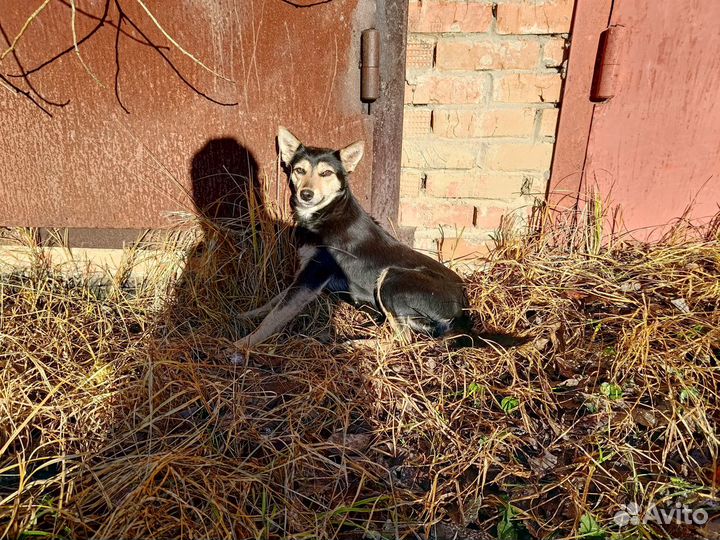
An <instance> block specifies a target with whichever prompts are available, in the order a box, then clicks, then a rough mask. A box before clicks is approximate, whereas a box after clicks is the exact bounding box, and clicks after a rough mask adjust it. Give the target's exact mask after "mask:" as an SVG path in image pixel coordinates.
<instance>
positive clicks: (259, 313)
mask: <svg viewBox="0 0 720 540" xmlns="http://www.w3.org/2000/svg"><path fill="white" fill-rule="evenodd" d="M286 293H287V290H284V291H282V292H281V293H280V294H278V295H276V296H274V297H273V298H271V299H270V300H269V301H268V302H267V303H266V304H263V305H262V306H260V307H259V308H255V309H251V310H250V311H246V312H244V313H241V314H240V318H241V319H256V318H258V317H264V316H265V315H267V314H268V313H270V312H271V311H272V309H273V308H274V307H275V306H276V305H277V304H278V302H280V300H282V298H283V296H285V294H286Z"/></svg>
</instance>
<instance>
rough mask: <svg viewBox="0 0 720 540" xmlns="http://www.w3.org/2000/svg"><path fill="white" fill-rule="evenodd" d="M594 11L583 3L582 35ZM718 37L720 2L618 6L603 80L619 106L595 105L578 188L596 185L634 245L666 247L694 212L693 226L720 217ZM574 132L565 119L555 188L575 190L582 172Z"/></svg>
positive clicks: (644, 0)
mask: <svg viewBox="0 0 720 540" xmlns="http://www.w3.org/2000/svg"><path fill="white" fill-rule="evenodd" d="M593 5H594V4H593V3H592V2H587V1H582V0H581V1H580V2H578V5H577V12H576V25H577V24H578V23H580V25H581V28H580V31H586V30H582V28H583V27H582V25H583V21H586V20H589V15H590V12H591V11H592V9H593ZM583 10H585V11H586V12H587V13H585V12H583ZM718 28H720V2H707V1H701V0H682V1H658V0H620V1H617V0H616V1H615V2H614V4H613V8H612V13H611V17H610V35H609V39H608V43H607V49H606V51H605V52H606V58H605V65H604V66H602V67H601V68H599V69H601V70H602V71H601V73H600V74H598V73H596V82H597V79H598V75H600V76H601V77H600V78H601V81H602V82H601V86H602V88H601V92H600V94H602V96H608V95H612V97H610V98H609V99H607V100H605V101H602V102H598V103H596V104H595V106H594V110H593V112H592V123H591V127H590V129H589V138H588V139H587V150H586V154H585V163H584V168H583V171H582V182H581V183H580V186H579V188H580V190H581V192H583V191H584V189H583V188H588V187H592V186H596V187H597V188H598V190H599V193H600V195H601V197H602V199H603V200H604V201H605V203H606V204H610V205H613V206H615V205H617V207H618V208H619V214H618V215H617V216H615V218H616V219H615V221H614V226H615V227H616V229H618V228H627V229H629V230H631V231H633V233H632V234H633V236H634V237H635V238H638V239H650V240H653V239H657V238H659V236H660V235H661V234H662V232H663V230H664V229H665V227H663V225H665V224H667V223H669V222H671V221H672V220H674V219H675V218H678V217H680V216H681V215H682V214H683V212H684V211H685V209H686V208H687V207H690V206H691V207H692V210H691V212H690V214H689V217H690V218H692V219H694V220H697V221H703V220H707V219H708V218H709V217H711V216H712V215H714V214H715V213H717V212H718V211H719V210H720V207H719V205H720V55H718V51H720V31H718ZM575 37H576V36H575V35H573V45H574V44H575ZM577 37H578V39H580V38H581V36H577ZM595 39H597V38H595ZM596 42H597V41H596ZM608 49H609V50H608ZM571 51H572V48H571ZM584 60H585V63H587V61H588V60H589V59H588V58H587V57H585V59H584ZM579 61H582V60H579ZM579 67H582V66H577V65H573V57H572V53H571V58H570V66H569V71H570V73H569V78H568V88H567V89H566V95H567V94H568V92H570V93H572V92H573V88H571V87H570V86H571V81H570V76H571V75H573V71H574V73H575V74H578V73H581V74H582V70H580V69H578V68H579ZM585 79H586V80H585V81H584V82H583V83H580V84H578V83H575V82H572V84H573V85H574V88H578V87H579V86H582V84H585V85H588V84H589V81H588V80H587V77H586V78H585ZM584 95H585V96H586V98H585V99H588V94H587V93H585V94H584ZM565 112H566V111H565V110H563V113H565ZM577 121H578V120H577V117H576V123H577ZM571 123H573V120H572V118H570V117H566V118H565V119H564V122H563V121H562V120H561V125H560V131H559V133H558V150H557V154H556V166H554V168H553V179H552V186H551V187H557V186H562V184H563V181H564V183H565V184H566V185H567V183H568V182H567V179H568V178H571V177H572V175H573V174H574V173H575V171H574V170H572V169H569V168H568V164H569V163H571V160H568V159H567V158H566V157H565V154H564V150H563V149H562V148H563V137H564V134H563V129H564V128H563V124H564V125H565V127H566V128H567V129H566V131H571V130H572V126H570V125H569V124H571ZM565 140H568V139H567V138H566V139H565ZM570 152H571V151H570V150H568V153H570ZM575 163H577V160H575ZM571 183H572V182H571Z"/></svg>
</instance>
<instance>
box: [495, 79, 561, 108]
mask: <svg viewBox="0 0 720 540" xmlns="http://www.w3.org/2000/svg"><path fill="white" fill-rule="evenodd" d="M561 88H562V78H561V77H560V74H559V73H541V74H535V73H509V74H506V75H501V76H498V77H497V79H496V81H495V89H494V98H495V100H496V101H502V102H506V103H557V102H558V101H560V89H561Z"/></svg>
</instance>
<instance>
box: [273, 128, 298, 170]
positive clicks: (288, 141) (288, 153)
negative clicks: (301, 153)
mask: <svg viewBox="0 0 720 540" xmlns="http://www.w3.org/2000/svg"><path fill="white" fill-rule="evenodd" d="M301 146H302V144H301V143H300V141H299V140H298V139H297V137H295V135H293V134H292V133H290V132H289V131H288V130H287V128H285V127H283V126H278V148H280V159H281V160H282V162H283V163H284V164H285V165H288V166H289V165H290V161H291V160H292V158H293V156H294V155H295V152H297V149H298V148H300V147H301Z"/></svg>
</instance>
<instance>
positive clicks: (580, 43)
mask: <svg viewBox="0 0 720 540" xmlns="http://www.w3.org/2000/svg"><path fill="white" fill-rule="evenodd" d="M611 7H612V0H578V2H577V3H576V5H575V12H574V14H573V23H572V28H571V42H570V55H569V59H568V69H567V78H566V80H565V88H564V90H563V96H562V106H561V107H560V118H559V120H558V132H557V142H556V143H555V154H554V157H553V164H552V173H551V176H550V182H549V183H548V202H549V204H550V205H551V206H552V207H554V208H558V209H563V210H564V209H568V208H573V207H575V205H576V204H577V202H578V193H579V191H580V186H581V179H582V172H583V167H584V166H585V155H586V150H587V140H588V136H589V134H590V125H591V123H592V115H593V109H594V104H593V103H592V102H591V101H590V88H591V86H592V81H593V71H594V65H595V56H596V54H597V50H598V41H599V39H600V34H601V33H602V31H603V30H605V28H606V27H607V24H608V20H609V18H610V9H611Z"/></svg>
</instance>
